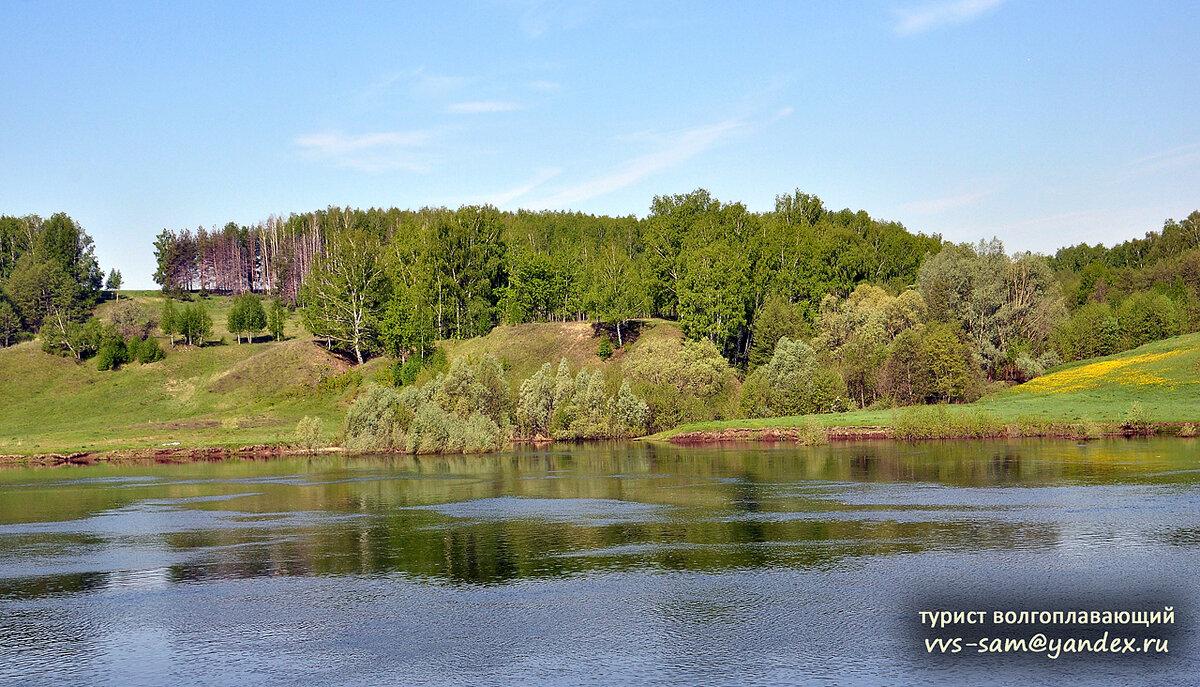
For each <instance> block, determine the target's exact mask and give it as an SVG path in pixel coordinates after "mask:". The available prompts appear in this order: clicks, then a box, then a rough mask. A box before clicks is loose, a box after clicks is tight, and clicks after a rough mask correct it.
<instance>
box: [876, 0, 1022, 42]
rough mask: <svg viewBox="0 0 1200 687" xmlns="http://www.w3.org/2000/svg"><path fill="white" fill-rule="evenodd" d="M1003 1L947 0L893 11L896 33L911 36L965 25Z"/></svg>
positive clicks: (1003, 0)
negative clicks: (956, 25) (946, 27)
mask: <svg viewBox="0 0 1200 687" xmlns="http://www.w3.org/2000/svg"><path fill="white" fill-rule="evenodd" d="M1004 2H1005V0H949V1H942V2H934V3H928V4H924V5H919V6H916V7H903V8H898V9H896V10H894V14H895V16H896V26H895V30H896V33H897V34H899V35H901V36H911V35H914V34H918V33H924V32H925V31H930V30H932V29H938V28H941V27H944V26H953V25H955V24H965V23H966V22H969V21H972V20H974V19H977V18H979V17H981V16H983V15H984V14H986V13H987V12H989V11H991V10H994V9H996V8H997V7H999V6H1000V5H1002V4H1003V3H1004Z"/></svg>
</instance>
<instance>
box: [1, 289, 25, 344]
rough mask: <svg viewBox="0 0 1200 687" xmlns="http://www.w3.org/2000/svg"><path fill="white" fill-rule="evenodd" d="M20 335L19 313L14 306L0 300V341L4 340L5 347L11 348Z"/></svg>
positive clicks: (2, 299)
mask: <svg viewBox="0 0 1200 687" xmlns="http://www.w3.org/2000/svg"><path fill="white" fill-rule="evenodd" d="M20 333H21V318H19V317H17V311H16V310H15V309H14V308H13V307H12V304H10V303H9V302H8V301H7V300H5V299H4V298H0V339H3V340H4V346H5V347H6V348H7V347H8V346H11V345H12V344H13V342H14V341H16V338H17V335H19V334H20Z"/></svg>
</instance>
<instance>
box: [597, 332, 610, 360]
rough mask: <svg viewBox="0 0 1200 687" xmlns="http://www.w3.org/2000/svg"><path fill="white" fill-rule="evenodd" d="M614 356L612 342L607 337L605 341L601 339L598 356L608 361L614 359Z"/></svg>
mask: <svg viewBox="0 0 1200 687" xmlns="http://www.w3.org/2000/svg"><path fill="white" fill-rule="evenodd" d="M612 354H613V347H612V342H611V341H609V340H608V337H607V336H606V337H604V338H603V339H600V348H598V349H596V355H597V356H599V357H600V359H601V360H608V359H609V358H611V357H612Z"/></svg>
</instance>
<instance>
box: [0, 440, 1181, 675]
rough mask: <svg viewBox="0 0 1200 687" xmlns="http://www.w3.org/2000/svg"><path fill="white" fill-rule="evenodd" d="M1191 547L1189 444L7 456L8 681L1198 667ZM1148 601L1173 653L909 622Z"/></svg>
mask: <svg viewBox="0 0 1200 687" xmlns="http://www.w3.org/2000/svg"><path fill="white" fill-rule="evenodd" d="M1197 570H1200V443H1197V440H1176V439H1156V440H1130V441H1124V440H1121V441H1102V442H1091V443H1086V444H1077V443H1070V442H1055V441H1021V442H966V443H962V442H959V443H936V442H934V443H919V444H906V443H890V442H879V443H863V444H852V445H839V446H833V447H822V448H803V447H795V446H780V447H768V446H737V447H706V448H676V447H661V446H645V445H639V444H609V445H592V446H584V447H555V448H553V449H548V450H536V451H535V450H529V451H521V452H515V453H509V454H503V455H495V456H485V457H461V456H460V457H432V458H426V457H422V458H410V457H363V458H344V457H314V458H299V459H284V460H272V461H240V460H235V461H226V462H218V463H203V464H193V465H145V466H142V465H126V466H91V467H67V468H54V469H49V468H40V469H13V470H5V471H0V646H2V647H3V648H4V650H3V652H2V653H0V683H2V684H22V683H28V684H89V685H103V684H112V685H125V684H170V683H188V684H233V683H254V684H308V685H326V684H329V685H340V684H405V685H407V684H428V685H443V684H445V685H449V684H555V685H558V684H562V685H574V684H599V685H606V684H694V685H713V684H864V685H908V684H916V683H920V684H946V685H959V684H1016V683H1020V684H1055V685H1071V684H1128V683H1130V682H1131V681H1132V682H1137V683H1147V682H1149V683H1159V684H1188V683H1190V682H1191V681H1192V679H1193V678H1194V677H1195V675H1197V674H1200V661H1198V660H1197V658H1196V654H1195V651H1194V650H1193V647H1194V646H1195V642H1194V641H1193V640H1192V637H1193V635H1194V634H1195V632H1194V626H1195V619H1194V617H1193V615H1190V608H1191V607H1192V606H1194V604H1192V601H1193V600H1195V599H1196V596H1197V591H1198V590H1200V585H1198V583H1197V579H1196V577H1197V576H1196V571H1197ZM1153 604H1158V608H1161V607H1162V606H1163V605H1171V604H1173V605H1174V607H1175V608H1176V626H1177V627H1176V634H1175V635H1173V636H1172V638H1171V651H1170V653H1169V654H1168V655H1157V656H1137V657H1131V656H1120V657H1109V656H1072V657H1063V658H1060V659H1058V660H1049V659H1046V658H1044V657H1040V658H1036V659H1030V658H1029V657H1014V656H1004V657H990V656H979V655H972V656H967V655H965V654H963V655H959V656H956V657H939V656H930V655H928V654H927V653H926V652H925V650H924V648H923V646H921V638H922V636H923V635H922V634H921V631H920V630H919V628H916V627H915V626H916V624H917V623H916V612H917V610H923V609H926V608H934V607H950V606H953V607H956V608H975V607H979V606H981V605H984V606H983V607H986V608H1014V609H1019V608H1031V609H1042V608H1071V609H1074V608H1084V609H1091V608H1095V609H1097V610H1109V609H1111V610H1120V609H1125V608H1153ZM931 634H932V633H931Z"/></svg>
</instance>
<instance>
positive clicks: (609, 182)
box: [529, 119, 746, 209]
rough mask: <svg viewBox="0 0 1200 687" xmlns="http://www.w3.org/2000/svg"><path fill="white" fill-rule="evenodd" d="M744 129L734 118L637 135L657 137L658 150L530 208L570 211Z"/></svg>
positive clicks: (712, 145)
mask: <svg viewBox="0 0 1200 687" xmlns="http://www.w3.org/2000/svg"><path fill="white" fill-rule="evenodd" d="M745 127H746V123H745V122H744V121H743V120H739V119H731V120H727V121H724V122H718V123H716V124H709V125H706V126H699V127H695V128H692V129H686V130H684V131H677V132H674V133H670V134H666V135H661V136H657V137H652V136H650V135H648V134H645V133H642V134H638V135H636V136H635V137H633V138H637V139H642V138H646V139H649V138H657V144H655V148H656V149H655V150H653V151H651V152H649V153H644V154H642V155H638V156H637V157H634V158H633V159H631V160H629V161H628V162H626V163H625V164H623V165H620V166H618V167H617V168H616V169H613V170H610V171H608V172H606V173H604V174H601V175H599V176H596V177H595V178H592V179H588V180H586V181H583V182H581V183H577V184H573V185H570V186H567V187H565V188H562V189H559V190H558V191H557V192H555V193H554V194H553V195H551V196H549V197H547V198H544V199H542V200H540V201H539V202H537V203H533V204H530V205H529V207H533V208H537V209H544V208H550V209H557V208H568V207H571V206H573V205H575V204H577V203H579V202H582V201H585V200H589V199H591V198H595V197H597V196H602V195H605V194H607V193H612V192H613V191H616V190H619V189H622V188H625V187H626V186H629V185H631V184H634V183H636V182H638V181H641V180H642V179H645V178H646V177H648V176H651V175H652V174H656V173H658V172H661V171H663V170H666V169H669V168H671V167H675V166H676V165H679V164H682V163H684V162H686V161H688V160H690V159H691V158H693V157H695V156H697V155H699V154H700V153H703V152H704V151H706V150H709V149H711V148H714V147H716V146H718V145H720V144H721V143H723V142H725V141H726V140H728V139H729V138H730V137H732V136H734V135H736V134H737V133H739V132H740V131H741V130H743V129H744V128H745Z"/></svg>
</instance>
